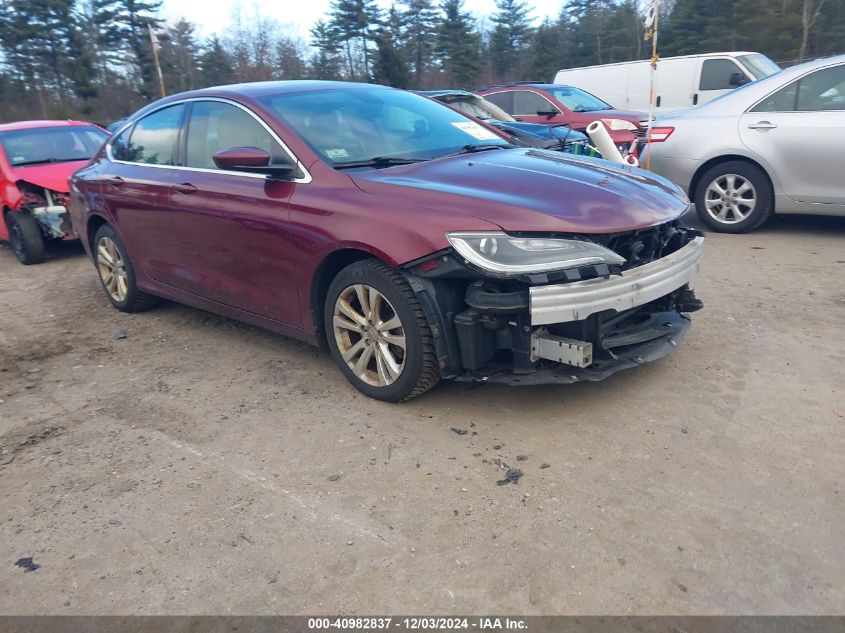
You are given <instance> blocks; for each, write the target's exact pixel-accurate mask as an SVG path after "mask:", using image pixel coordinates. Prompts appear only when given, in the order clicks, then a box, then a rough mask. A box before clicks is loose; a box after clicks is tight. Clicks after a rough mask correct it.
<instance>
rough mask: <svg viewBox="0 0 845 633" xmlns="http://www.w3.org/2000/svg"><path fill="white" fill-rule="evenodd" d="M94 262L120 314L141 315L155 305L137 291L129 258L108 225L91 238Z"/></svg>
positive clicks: (109, 297)
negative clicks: (140, 313)
mask: <svg viewBox="0 0 845 633" xmlns="http://www.w3.org/2000/svg"><path fill="white" fill-rule="evenodd" d="M94 261H95V263H96V265H97V273H98V274H99V275H100V283H101V284H102V286H103V290H104V291H105V293H106V296H107V297H108V299H109V301H111V304H112V305H113V306H114V307H115V308H117V309H118V310H120V311H121V312H140V311H141V310H146V309H147V308H151V307H152V306H154V305H155V304H156V302H157V301H158V299H157V298H156V297H154V296H153V295H150V294H147V293H145V292H142V291H140V290H138V285H137V283H136V281H135V268H134V267H133V266H132V261H131V260H130V259H129V254H128V253H127V252H126V248H125V247H124V246H123V242H121V241H120V238H119V237H118V236H117V234H116V233H115V232H114V230H113V229H112V228H111V227H110V226H109V225H108V224H103V225H102V226H101V227H100V228H99V229H98V230H97V233H96V235H95V236H94Z"/></svg>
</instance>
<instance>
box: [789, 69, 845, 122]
mask: <svg viewBox="0 0 845 633" xmlns="http://www.w3.org/2000/svg"><path fill="white" fill-rule="evenodd" d="M796 109H797V110H798V111H799V112H820V111H826V110H845V65H843V66H835V67H834V68H825V69H823V70H817V71H816V72H814V73H811V74H809V75H807V76H806V77H802V78H801V80H800V81H799V83H798V100H797V106H796Z"/></svg>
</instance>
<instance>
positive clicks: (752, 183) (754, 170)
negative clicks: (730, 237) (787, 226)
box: [695, 160, 774, 233]
mask: <svg viewBox="0 0 845 633" xmlns="http://www.w3.org/2000/svg"><path fill="white" fill-rule="evenodd" d="M695 209H696V211H697V212H698V216H699V217H700V218H701V221H702V222H704V223H705V224H706V225H707V226H708V227H710V228H711V229H713V230H714V231H718V232H720V233H748V232H749V231H753V230H754V229H756V228H759V227H760V226H762V225H763V223H764V222H765V221H766V220H768V219H769V217H771V215H772V213H773V211H774V195H773V194H772V185H771V182H770V181H769V177H768V176H767V175H766V172H764V171H763V170H762V169H760V168H759V167H757V166H756V165H753V164H751V163H747V162H745V161H738V160H732V161H727V162H724V163H720V164H718V165H715V166H714V167H711V168H710V169H708V170H707V171H706V172H705V173H704V175H703V176H702V177H701V180H700V182H699V185H698V189H697V190H696V192H695Z"/></svg>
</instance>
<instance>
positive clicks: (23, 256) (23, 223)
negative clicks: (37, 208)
mask: <svg viewBox="0 0 845 633" xmlns="http://www.w3.org/2000/svg"><path fill="white" fill-rule="evenodd" d="M6 226H7V227H8V228H9V244H10V245H11V246H12V251H13V252H14V253H15V257H17V258H18V261H19V262H20V263H21V264H23V265H24V266H30V265H32V264H40V263H41V262H43V261H44V260H45V259H46V250H45V247H44V235H43V234H42V233H41V227H40V226H38V221H37V220H36V219H35V218H33V217H32V216H31V215H29V213H27V212H26V211H10V212H9V213H8V214H6Z"/></svg>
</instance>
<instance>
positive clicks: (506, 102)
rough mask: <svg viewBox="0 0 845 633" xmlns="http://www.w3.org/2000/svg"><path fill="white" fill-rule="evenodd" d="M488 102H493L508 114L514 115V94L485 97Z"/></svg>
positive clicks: (496, 94) (497, 94) (505, 93)
mask: <svg viewBox="0 0 845 633" xmlns="http://www.w3.org/2000/svg"><path fill="white" fill-rule="evenodd" d="M484 98H485V99H487V101H492V102H493V103H495V104H496V105H497V106H499V107H500V108H501V109H502V110H504V111H505V112H507V113H508V114H513V93H512V92H495V93H493V94H491V95H484Z"/></svg>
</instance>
